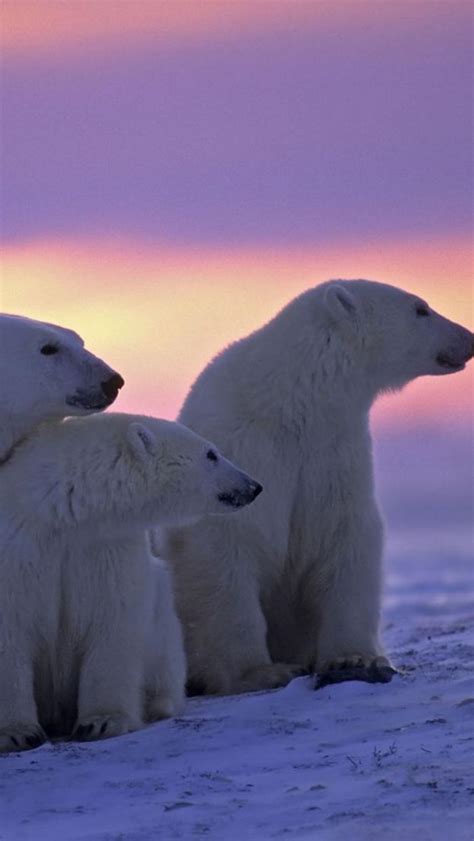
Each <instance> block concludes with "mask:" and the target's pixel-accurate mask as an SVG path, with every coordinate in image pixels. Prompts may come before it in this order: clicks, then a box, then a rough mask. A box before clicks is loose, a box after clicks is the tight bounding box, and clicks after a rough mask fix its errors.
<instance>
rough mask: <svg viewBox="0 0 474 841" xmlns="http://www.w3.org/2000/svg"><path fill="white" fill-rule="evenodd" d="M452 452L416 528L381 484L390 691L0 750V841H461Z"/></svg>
mask: <svg viewBox="0 0 474 841" xmlns="http://www.w3.org/2000/svg"><path fill="white" fill-rule="evenodd" d="M392 445H393V442H392ZM397 449H398V447H397ZM388 452H389V450H387V453H388ZM404 452H406V447H405V448H404ZM427 452H428V450H427ZM431 452H432V451H431ZM460 455H462V457H463V458H462V460H461V461H459V463H458V466H459V472H457V475H456V478H455V479H454V478H453V472H451V473H450V474H449V475H450V476H451V479H448V478H446V480H445V481H441V482H439V484H438V486H437V488H438V490H436V487H433V485H431V486H430V489H429V490H430V500H431V502H430V512H429V517H428V518H425V520H424V519H423V511H424V509H423V498H420V495H419V493H418V490H419V489H418V487H417V485H416V482H415V477H414V476H413V477H412V476H411V475H409V474H406V475H403V474H402V471H401V470H400V462H396V461H394V464H396V465H397V467H398V472H397V471H389V470H386V471H385V474H384V476H385V478H384V481H383V482H381V485H380V488H381V495H382V497H383V501H384V507H385V509H386V513H387V516H388V520H389V535H390V536H389V541H388V546H387V569H388V577H387V585H386V598H385V613H384V629H385V631H384V635H385V640H386V643H387V649H388V651H389V652H390V655H391V657H392V659H393V661H394V663H395V664H396V665H397V667H398V668H399V669H400V670H401V674H400V675H399V676H396V677H395V678H394V679H393V681H392V682H391V683H390V684H384V685H369V684H364V683H345V684H339V685H337V686H329V687H326V688H324V689H322V690H319V691H317V692H315V691H314V690H313V681H312V679H310V678H300V679H298V680H295V681H293V682H292V683H291V684H290V685H289V686H288V687H286V688H285V689H282V690H276V691H274V692H262V693H257V694H253V695H244V696H239V697H233V698H215V699H205V698H200V699H192V700H189V702H188V704H187V708H186V711H185V714H184V715H183V716H182V717H181V718H178V719H175V720H171V721H167V722H162V723H160V724H157V725H154V726H151V727H148V728H146V729H145V730H143V731H140V732H138V733H133V734H130V735H129V736H125V737H121V738H118V739H111V740H107V741H103V742H94V743H90V744H76V743H72V742H71V743H57V744H54V745H45V746H42V747H41V748H38V749H37V750H35V751H29V752H25V753H21V754H10V755H8V756H3V757H1V759H0V839H1V841H39V839H45V840H46V841H59V839H61V841H65V839H66V841H76V840H77V841H79V839H87V841H153V839H159V841H173V839H186V841H188V839H198V838H206V839H211V841H244V839H256V841H266V839H273V838H275V839H279V838H282V839H286V838H288V839H293V838H294V839H317V841H339V839H341V841H342V839H344V840H346V839H350V841H372V839H373V841H378V839H380V838H383V839H384V841H385V839H393V841H400V839H406V841H414V839H416V841H446V839H452V841H472V839H473V837H474V831H473V829H472V826H473V823H474V775H473V773H472V767H473V755H474V751H473V749H474V727H473V713H474V681H473V669H474V658H473V653H474V646H473V636H472V627H473V623H472V578H473V572H472V557H471V555H472V532H471V531H470V525H469V504H468V505H467V507H466V505H465V504H464V509H462V504H463V502H462V500H463V499H464V501H465V498H466V496H465V495H466V490H467V495H468V497H469V485H467V486H466V485H465V484H464V485H463V483H462V482H460V476H461V477H462V476H464V477H466V475H467V472H466V467H465V465H466V451H465V449H464V450H462V449H461V450H460ZM393 458H394V455H393V453H392V454H391V455H390V459H393ZM384 459H385V461H384ZM387 459H389V457H388V455H384V453H383V452H382V456H381V463H380V466H381V467H382V468H387V465H388V462H387ZM390 459H389V460H390ZM421 468H423V465H421ZM451 468H452V465H451ZM414 470H415V468H414ZM419 470H420V462H419V459H418V461H417V463H416V473H417V474H418V473H419ZM447 475H448V474H447ZM412 480H413V481H412ZM449 482H451V484H452V486H451V485H450V484H449ZM456 482H457V485H456ZM403 488H404V489H405V496H403ZM410 488H416V493H414V494H412V496H411V497H410ZM456 488H457V490H456ZM395 491H397V493H396V492H395ZM447 495H449V496H450V499H451V503H452V510H453V511H456V512H457V513H456V516H454V514H453V517H450V516H447V515H446V507H445V501H446V496H447ZM456 497H459V500H460V504H459V506H458V507H457V508H456V505H455V500H456ZM461 498H462V499H461ZM471 500H472V497H471ZM460 510H464V511H465V514H466V516H462V517H460V515H459V511H460Z"/></svg>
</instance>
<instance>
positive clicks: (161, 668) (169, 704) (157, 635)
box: [144, 558, 186, 721]
mask: <svg viewBox="0 0 474 841" xmlns="http://www.w3.org/2000/svg"><path fill="white" fill-rule="evenodd" d="M150 564H151V570H152V584H153V586H154V592H153V594H152V595H153V605H152V610H151V617H150V625H149V628H148V632H147V635H146V641H145V710H144V713H145V719H146V720H147V721H159V720H160V719H161V718H168V717H169V716H172V715H178V714H179V713H180V712H182V709H183V707H184V701H185V691H184V690H185V682H186V658H185V654H184V645H183V635H182V632H181V625H180V622H179V619H178V617H177V615H176V610H175V606H174V595H173V588H172V584H171V577H170V573H169V572H168V569H167V567H166V565H165V563H164V562H163V561H162V560H161V559H157V558H154V559H150Z"/></svg>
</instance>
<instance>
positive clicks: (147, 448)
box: [127, 422, 157, 459]
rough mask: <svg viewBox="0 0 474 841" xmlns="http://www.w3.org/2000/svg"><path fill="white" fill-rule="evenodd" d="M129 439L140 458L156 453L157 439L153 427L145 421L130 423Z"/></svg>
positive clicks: (131, 447) (133, 451) (134, 451)
mask: <svg viewBox="0 0 474 841" xmlns="http://www.w3.org/2000/svg"><path fill="white" fill-rule="evenodd" d="M127 441H128V443H129V446H130V449H131V450H132V453H133V454H134V455H136V456H137V457H138V458H141V459H145V458H147V457H148V456H151V455H154V453H156V449H157V440H156V438H155V436H154V434H153V432H152V431H151V429H149V428H148V427H147V426H145V425H144V424H143V423H138V422H134V423H131V424H130V426H129V427H128V429H127Z"/></svg>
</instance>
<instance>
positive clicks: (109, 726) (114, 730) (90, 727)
mask: <svg viewBox="0 0 474 841" xmlns="http://www.w3.org/2000/svg"><path fill="white" fill-rule="evenodd" d="M141 726H142V724H141V722H140V721H137V720H136V719H134V718H131V717H130V716H128V715H123V714H121V713H116V714H111V715H91V716H87V717H85V718H83V719H81V720H80V721H78V722H77V724H76V726H75V728H74V730H73V733H72V737H71V738H72V739H75V740H76V741H78V742H92V741H95V740H96V739H110V738H112V736H123V735H124V733H132V732H133V731H134V730H138V729H139V728H140V727H141Z"/></svg>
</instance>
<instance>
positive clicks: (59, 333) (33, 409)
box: [0, 315, 123, 447]
mask: <svg viewBox="0 0 474 841" xmlns="http://www.w3.org/2000/svg"><path fill="white" fill-rule="evenodd" d="M0 347H1V354H0V382H1V392H0V427H1V428H2V433H3V436H2V437H5V436H7V435H8V437H9V438H10V439H11V440H10V441H5V446H6V447H8V446H11V445H12V444H15V443H16V441H17V440H18V439H19V438H20V437H22V436H23V435H25V434H27V433H28V432H29V431H30V430H31V429H34V427H35V426H37V424H38V423H41V422H42V421H44V420H49V419H53V418H64V417H65V416H66V415H83V414H89V413H91V412H98V411H101V410H102V409H105V408H106V407H107V406H109V405H110V404H111V403H113V401H114V400H115V398H116V397H117V394H118V391H119V389H120V388H121V386H122V385H123V380H122V377H121V376H120V375H119V374H117V373H116V371H113V370H112V368H109V366H108V365H106V364H105V362H102V360H101V359H98V358H97V357H96V356H94V355H93V354H92V353H90V352H89V351H87V350H85V348H84V342H83V341H82V339H81V338H80V336H78V335H77V333H74V332H73V331H72V330H67V329H65V328H64V327H58V326H56V325H54V324H46V323H43V322H41V321H34V320H33V319H30V318H24V317H22V316H16V315H0Z"/></svg>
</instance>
